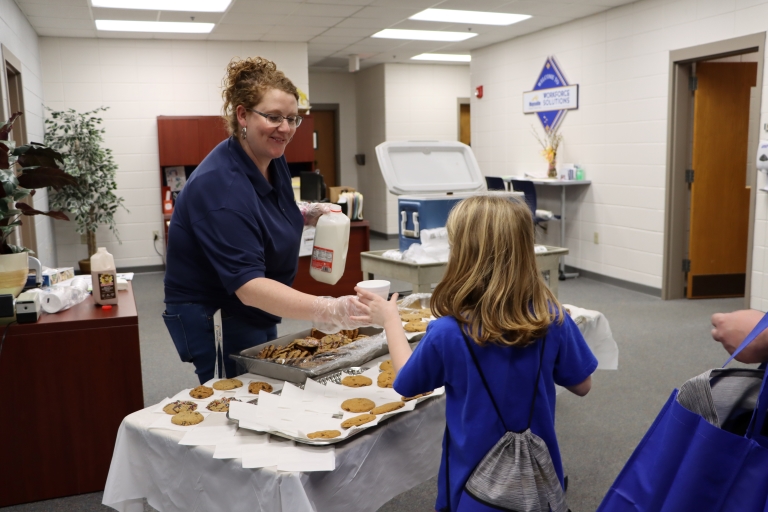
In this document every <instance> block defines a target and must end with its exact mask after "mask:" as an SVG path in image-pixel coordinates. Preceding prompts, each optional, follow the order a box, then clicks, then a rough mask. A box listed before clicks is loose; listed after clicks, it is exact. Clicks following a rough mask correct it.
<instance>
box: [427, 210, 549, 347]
mask: <svg viewBox="0 0 768 512" xmlns="http://www.w3.org/2000/svg"><path fill="white" fill-rule="evenodd" d="M446 227H447V229H448V241H449V243H450V246H451V251H450V256H449V258H448V266H447V268H446V271H445V276H444V277H443V280H442V281H440V283H439V284H438V285H437V288H435V291H434V293H433V294H432V300H431V309H432V312H433V314H434V315H435V316H436V317H437V316H452V317H455V318H456V320H457V321H458V322H459V326H460V327H461V328H462V330H463V331H464V332H465V333H467V334H468V335H469V336H470V337H471V338H472V339H473V340H474V341H475V342H476V343H478V344H479V345H484V344H486V343H497V344H499V345H508V346H517V347H524V346H526V345H529V344H531V343H533V342H534V341H535V340H536V339H539V338H542V337H544V336H545V335H546V333H547V328H548V327H549V325H550V324H551V323H552V322H553V321H554V320H555V318H557V319H558V323H562V321H563V311H562V306H560V303H559V302H558V301H557V299H556V298H555V296H554V295H553V294H552V292H551V291H550V290H549V288H548V287H547V285H546V283H545V282H544V279H543V278H542V276H541V273H540V272H539V269H538V266H537V264H536V256H535V254H534V249H533V244H534V229H533V219H532V218H531V212H530V209H529V208H528V206H527V205H526V204H525V203H524V202H521V201H518V200H517V199H514V198H513V199H509V198H506V197H502V196H498V195H482V196H473V197H470V198H468V199H465V200H463V201H461V202H460V203H458V204H456V206H454V208H453V209H452V210H451V213H450V215H449V216H448V223H447V226H446ZM551 278H553V279H557V276H552V277H551Z"/></svg>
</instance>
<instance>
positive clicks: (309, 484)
mask: <svg viewBox="0 0 768 512" xmlns="http://www.w3.org/2000/svg"><path fill="white" fill-rule="evenodd" d="M156 418H157V415H156V414H155V413H153V412H152V411H151V408H147V409H144V410H141V411H139V412H136V413H134V414H131V415H129V416H128V417H126V418H125V420H124V421H123V423H122V425H120V431H119V432H118V434H117V443H116V445H115V450H114V455H113V457H112V465H111V467H110V470H109V480H108V481H107V486H106V488H105V489H104V498H103V504H104V505H107V506H109V507H111V508H114V509H116V510H119V511H121V512H143V511H144V504H143V498H146V499H147V501H148V502H149V504H150V505H151V506H152V507H154V508H156V509H157V510H161V511H163V512H175V511H186V510H227V511H229V512H251V511H253V510H259V511H261V512H314V511H322V512H347V511H352V510H354V511H356V512H376V510H378V509H379V508H381V506H382V505H384V504H385V503H386V502H387V501H389V500H391V499H392V498H394V497H395V496H397V495H398V494H401V493H403V492H405V491H407V490H408V489H410V488H412V487H413V486H414V485H418V484H420V483H422V482H424V481H426V480H428V479H430V478H432V477H433V476H435V475H436V474H437V470H438V467H439V466H440V455H441V453H442V438H443V432H444V431H445V397H444V396H440V397H435V398H433V399H430V400H426V401H425V402H423V403H421V404H419V405H418V407H417V408H416V409H414V410H413V411H411V412H409V413H407V414H400V415H397V416H395V417H393V418H390V419H389V420H387V421H386V422H384V423H382V424H381V425H379V426H377V427H375V428H372V429H370V431H367V432H364V433H361V434H360V435H358V436H356V437H355V438H353V439H350V440H348V441H344V442H342V443H339V444H337V445H335V446H336V469H335V470H333V471H323V472H314V473H298V472H296V473H288V472H278V471H274V470H271V469H268V468H261V469H244V468H243V467H242V462H241V459H214V458H213V453H214V450H215V447H214V446H182V445H179V444H178V442H179V440H180V439H181V438H182V437H183V436H184V432H178V431H171V430H157V429H152V430H149V429H148V427H149V425H151V424H152V423H153V422H154V421H155V419H156Z"/></svg>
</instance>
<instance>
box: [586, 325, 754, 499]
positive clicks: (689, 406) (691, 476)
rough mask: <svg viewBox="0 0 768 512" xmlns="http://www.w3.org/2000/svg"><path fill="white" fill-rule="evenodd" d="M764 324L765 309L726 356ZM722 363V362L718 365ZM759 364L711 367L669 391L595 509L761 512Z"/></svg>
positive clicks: (739, 350) (750, 340) (749, 340)
mask: <svg viewBox="0 0 768 512" xmlns="http://www.w3.org/2000/svg"><path fill="white" fill-rule="evenodd" d="M766 327H768V314H766V315H765V316H764V317H763V318H762V320H760V322H759V323H758V324H757V326H756V327H755V328H754V329H753V331H752V332H751V333H750V334H749V336H747V338H746V339H745V340H744V342H743V343H742V344H741V345H740V346H739V347H738V349H736V351H735V352H734V353H733V355H732V356H731V358H730V359H728V361H727V362H726V363H725V365H727V364H728V363H729V362H731V360H733V358H734V357H735V356H736V355H737V354H738V353H739V352H741V351H742V350H743V349H744V347H746V346H747V345H749V344H750V343H751V342H752V341H753V340H754V339H755V338H756V337H757V335H758V334H760V333H761V332H762V331H763V330H765V329H766ZM725 365H723V366H725ZM767 406H768V387H766V378H765V371H764V370H762V369H741V368H731V369H714V370H710V371H708V372H705V373H703V374H701V375H699V376H697V377H694V378H693V379H691V380H689V381H688V382H686V383H685V384H684V385H683V386H681V387H680V390H674V391H673V392H672V395H671V396H670V397H669V400H667V403H666V404H665V405H664V407H663V408H662V409H661V412H660V413H659V415H658V416H657V417H656V420H655V421H654V422H653V425H651V427H650V429H648V432H647V433H646V434H645V436H644V437H643V439H642V441H640V444H639V445H638V446H637V448H636V449H635V451H634V453H633V454H632V456H631V457H630V458H629V460H628V461H627V464H626V465H625V466H624V469H622V470H621V473H619V476H618V477H617V478H616V481H615V482H614V483H613V485H612V486H611V488H610V490H609V491H608V494H607V495H606V496H605V498H604V499H603V502H602V503H601V504H600V507H599V508H598V512H623V511H627V512H630V511H631V512H685V511H695V512H768V424H766V421H765V420H766V407H767Z"/></svg>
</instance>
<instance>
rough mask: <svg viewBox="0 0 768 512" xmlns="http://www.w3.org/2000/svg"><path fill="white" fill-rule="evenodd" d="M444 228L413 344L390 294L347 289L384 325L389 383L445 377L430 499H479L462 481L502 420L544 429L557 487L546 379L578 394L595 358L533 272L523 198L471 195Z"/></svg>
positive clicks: (419, 383)
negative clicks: (439, 273) (428, 315)
mask: <svg viewBox="0 0 768 512" xmlns="http://www.w3.org/2000/svg"><path fill="white" fill-rule="evenodd" d="M446 227H447V230H448V241H449V244H450V247H451V248H450V255H449V258H448V266H447V268H446V271H445V276H444V277H443V280H442V281H441V282H440V283H439V284H438V285H437V287H436V288H435V291H434V293H433V295H432V299H431V303H430V306H431V309H432V314H433V315H434V316H435V317H436V318H437V320H434V321H432V322H430V323H429V326H428V328H427V333H426V334H425V335H424V337H423V338H422V340H421V342H420V343H419V345H418V347H417V348H416V350H415V351H413V353H411V349H410V346H409V344H408V341H407V340H406V338H405V334H404V332H403V327H402V322H401V320H400V315H399V312H398V309H397V303H396V302H395V301H396V299H397V294H393V296H392V298H391V299H390V300H389V301H386V300H384V299H382V298H381V297H378V296H376V295H374V294H372V293H370V292H368V291H366V290H363V289H361V288H357V289H356V291H357V293H358V297H360V300H361V302H362V303H363V304H365V305H366V306H367V308H368V311H367V315H366V316H363V317H359V318H358V319H359V320H365V321H370V322H372V323H374V324H377V325H382V326H384V329H385V330H386V334H387V343H388V344H389V351H390V354H391V356H392V363H393V365H394V368H395V370H396V371H397V378H396V380H395V383H394V388H395V390H396V391H397V392H398V393H400V394H401V395H403V396H414V395H417V394H420V393H425V392H427V391H431V390H433V389H435V388H438V387H440V386H445V393H446V412H445V415H446V423H447V432H450V436H449V437H448V438H447V439H444V440H443V457H442V461H441V464H440V473H439V477H438V496H437V504H436V509H437V510H440V511H443V510H451V511H454V510H485V509H483V508H482V506H481V508H477V505H476V504H475V505H467V503H466V501H465V497H464V496H463V495H462V490H463V488H464V485H465V483H466V482H467V479H468V478H469V476H470V474H471V473H472V471H473V469H474V468H475V466H477V465H478V463H479V462H480V460H481V459H483V457H484V456H485V455H486V453H488V451H489V450H491V448H493V447H494V444H495V443H496V442H497V441H498V440H499V439H500V437H501V436H502V435H504V434H505V432H506V429H507V428H508V429H509V430H510V431H514V432H523V431H525V430H526V428H527V427H529V428H530V430H531V431H532V432H533V433H534V434H535V435H537V436H539V437H540V438H541V439H543V440H544V442H545V443H546V445H547V448H548V449H549V452H550V456H551V459H552V463H553V464H554V468H555V471H556V473H557V479H558V480H559V484H560V486H562V484H563V468H562V462H561V459H560V452H559V449H558V445H557V438H556V435H555V384H558V385H560V386H564V387H566V388H567V389H569V390H570V391H571V392H573V393H575V394H577V395H579V396H584V395H586V394H587V393H588V392H589V390H590V387H591V374H592V372H593V371H594V370H595V369H596V368H597V360H596V359H595V357H594V356H593V355H592V352H591V351H590V350H589V348H588V347H587V345H586V342H585V341H584V338H583V337H582V335H581V333H580V332H579V329H578V327H577V326H576V324H575V323H574V322H573V320H571V318H570V317H569V316H568V315H566V314H564V312H563V308H562V307H561V305H560V304H559V302H558V301H557V299H556V298H555V296H554V295H553V294H552V292H551V291H550V290H549V288H547V285H546V284H545V282H544V280H543V279H542V276H541V273H540V272H539V270H538V268H537V266H536V257H535V253H534V230H533V220H532V218H531V213H530V210H529V209H528V207H527V206H526V205H525V204H524V203H522V202H519V201H517V200H515V199H512V200H510V199H508V198H504V197H500V196H493V195H483V196H474V197H471V198H468V199H465V200H463V201H461V202H460V203H458V204H457V205H456V206H455V207H454V208H453V210H452V211H451V213H450V215H449V217H448V222H447V226H446ZM470 340H471V341H470ZM484 381H485V382H484ZM486 382H487V386H486ZM489 392H490V393H491V394H492V396H489ZM497 404H498V409H497V407H496V406H497ZM494 409H497V411H499V412H500V415H501V418H499V416H498V415H497V411H496V410H494ZM500 419H501V421H500ZM447 469H448V470H449V471H448V472H447ZM446 472H447V474H446ZM449 478H450V482H448V479H449ZM460 500H461V504H460ZM449 503H450V508H449V507H448V504H449ZM489 510H490V509H489Z"/></svg>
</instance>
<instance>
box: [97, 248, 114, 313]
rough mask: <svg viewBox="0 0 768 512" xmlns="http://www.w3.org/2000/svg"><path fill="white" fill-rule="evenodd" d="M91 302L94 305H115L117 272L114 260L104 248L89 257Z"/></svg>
mask: <svg viewBox="0 0 768 512" xmlns="http://www.w3.org/2000/svg"><path fill="white" fill-rule="evenodd" d="M91 281H92V288H93V301H94V302H95V303H96V304H101V305H102V306H103V305H105V304H117V270H116V269H115V259H114V258H113V257H112V255H111V254H110V253H108V252H107V248H106V247H99V250H98V251H96V254H94V255H93V256H91Z"/></svg>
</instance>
